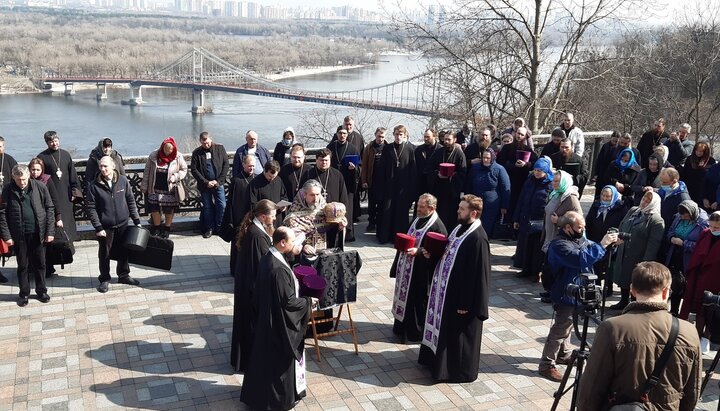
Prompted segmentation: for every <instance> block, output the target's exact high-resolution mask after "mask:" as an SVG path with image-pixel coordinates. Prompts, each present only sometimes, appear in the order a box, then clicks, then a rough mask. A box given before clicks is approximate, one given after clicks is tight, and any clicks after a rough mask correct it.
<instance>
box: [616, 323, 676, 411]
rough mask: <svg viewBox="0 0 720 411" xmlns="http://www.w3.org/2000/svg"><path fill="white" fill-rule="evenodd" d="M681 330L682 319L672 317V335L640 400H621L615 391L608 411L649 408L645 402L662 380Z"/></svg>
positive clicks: (634, 410)
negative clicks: (661, 377)
mask: <svg viewBox="0 0 720 411" xmlns="http://www.w3.org/2000/svg"><path fill="white" fill-rule="evenodd" d="M679 330H680V321H678V319H677V318H675V317H672V326H671V327H670V336H669V337H668V340H667V343H666V344H665V348H664V349H663V351H662V353H661V354H660V358H659V359H658V360H657V362H656V363H655V368H654V369H653V372H652V374H651V375H650V378H649V379H648V380H647V381H646V382H645V385H644V386H643V391H642V395H640V401H629V402H624V401H623V402H621V399H619V398H618V395H617V393H613V395H612V397H610V398H609V399H608V407H607V410H608V411H645V410H646V409H647V408H645V403H647V402H648V401H650V398H649V397H648V394H650V390H652V389H653V388H655V386H656V385H657V384H658V382H659V381H660V376H662V373H663V371H665V366H666V365H667V362H668V360H669V359H670V355H671V354H672V351H673V349H674V348H675V341H676V340H677V336H678V331H679ZM619 400H620V401H619Z"/></svg>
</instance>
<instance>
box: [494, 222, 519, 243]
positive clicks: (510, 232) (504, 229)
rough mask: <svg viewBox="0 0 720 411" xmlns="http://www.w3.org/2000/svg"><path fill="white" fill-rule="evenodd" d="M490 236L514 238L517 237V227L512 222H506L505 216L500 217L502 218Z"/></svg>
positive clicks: (504, 238) (500, 238) (499, 238)
mask: <svg viewBox="0 0 720 411" xmlns="http://www.w3.org/2000/svg"><path fill="white" fill-rule="evenodd" d="M490 237H491V238H492V239H495V240H512V239H513V237H515V229H514V228H513V225H512V223H506V222H505V218H504V217H500V220H498V222H497V223H495V225H494V226H493V230H492V234H491V235H490Z"/></svg>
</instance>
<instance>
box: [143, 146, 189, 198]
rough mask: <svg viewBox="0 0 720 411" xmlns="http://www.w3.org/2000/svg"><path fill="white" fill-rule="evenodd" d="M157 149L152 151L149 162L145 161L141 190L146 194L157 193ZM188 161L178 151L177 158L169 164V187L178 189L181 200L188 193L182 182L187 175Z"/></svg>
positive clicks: (171, 189)
mask: <svg viewBox="0 0 720 411" xmlns="http://www.w3.org/2000/svg"><path fill="white" fill-rule="evenodd" d="M157 168H158V165H157V150H155V151H153V152H152V153H150V155H149V156H148V159H147V162H146V163H145V171H144V172H143V179H142V182H141V183H140V190H141V191H142V192H143V193H145V194H154V193H155V172H156V171H157ZM187 170H188V166H187V162H186V161H185V158H183V155H182V154H180V152H178V153H177V157H175V160H173V161H171V162H170V164H168V173H167V175H168V187H169V188H170V191H173V190H175V189H177V196H178V200H179V201H183V200H184V199H185V196H186V195H187V193H186V192H185V187H184V186H183V185H182V184H181V183H180V182H181V181H182V180H183V179H184V178H185V176H186V175H187Z"/></svg>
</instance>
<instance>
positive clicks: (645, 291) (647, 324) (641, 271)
mask: <svg viewBox="0 0 720 411" xmlns="http://www.w3.org/2000/svg"><path fill="white" fill-rule="evenodd" d="M670 281H671V277H670V271H669V270H668V269H667V268H666V267H665V266H663V265H662V264H660V263H656V262H647V261H645V262H641V263H639V264H638V265H637V266H636V267H635V269H634V270H633V273H632V285H631V286H630V287H631V288H630V290H631V292H632V294H633V295H634V296H635V298H636V299H637V301H635V302H631V303H630V304H628V305H627V307H625V310H623V313H622V315H620V316H617V317H614V318H611V319H609V320H606V321H605V322H603V323H602V324H600V326H599V327H598V329H597V333H596V334H595V342H594V343H593V346H592V351H591V353H590V358H589V360H588V363H587V368H586V369H585V373H584V375H583V377H584V378H583V379H582V380H581V381H580V388H579V391H578V402H577V407H578V409H579V410H587V411H593V410H600V409H604V408H603V406H604V405H605V404H607V401H608V397H609V396H613V395H614V396H615V398H618V399H621V398H625V399H626V400H627V401H639V400H640V395H641V392H640V391H641V390H642V389H643V386H644V385H645V382H646V381H647V379H648V377H649V376H650V375H651V374H652V372H653V369H654V368H655V363H656V361H657V360H658V358H659V357H660V353H661V352H662V350H663V348H664V347H665V342H666V341H667V340H668V337H669V335H670V326H671V322H672V317H671V315H670V313H668V306H667V302H666V301H667V299H668V296H669V295H670ZM701 367H702V355H701V354H700V340H699V338H698V334H697V331H696V330H695V329H694V328H693V326H692V325H691V324H690V323H688V322H687V321H684V320H680V330H679V332H678V336H677V340H676V342H675V348H674V350H673V352H672V355H670V359H669V360H668V363H667V366H666V367H665V371H664V372H663V373H662V376H661V377H660V381H659V382H658V385H657V386H655V388H653V389H652V390H651V391H650V393H649V395H648V401H647V403H646V408H647V409H652V410H668V411H670V410H673V411H676V410H679V411H684V410H687V411H690V410H693V409H694V408H695V403H696V402H697V400H698V398H700V371H701ZM621 401H622V400H621Z"/></svg>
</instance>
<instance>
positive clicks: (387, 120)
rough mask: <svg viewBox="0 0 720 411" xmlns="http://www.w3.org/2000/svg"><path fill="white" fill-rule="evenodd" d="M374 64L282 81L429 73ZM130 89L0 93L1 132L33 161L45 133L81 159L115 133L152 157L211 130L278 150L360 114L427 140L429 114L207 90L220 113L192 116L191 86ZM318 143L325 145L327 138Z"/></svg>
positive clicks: (342, 83)
mask: <svg viewBox="0 0 720 411" xmlns="http://www.w3.org/2000/svg"><path fill="white" fill-rule="evenodd" d="M381 60H382V61H381V62H379V63H378V64H377V65H374V66H367V67H362V68H357V69H351V70H345V71H340V72H332V73H324V74H317V75H312V76H305V77H297V78H291V79H285V80H282V82H283V83H285V84H288V85H292V86H294V87H299V88H303V89H308V90H326V91H330V90H332V91H337V90H351V89H361V88H367V87H372V86H377V85H382V84H387V83H391V82H393V81H397V80H401V79H404V78H408V77H411V76H413V75H415V74H419V73H421V72H423V71H424V70H423V69H424V68H425V66H426V65H427V61H425V60H422V59H418V58H417V57H415V56H395V55H393V56H382V57H381ZM128 94H129V91H128V90H127V89H108V99H107V100H106V101H102V102H97V101H96V98H95V90H94V87H93V89H92V90H84V91H81V90H78V91H77V93H76V95H74V96H69V97H65V96H62V95H58V94H56V95H52V96H50V95H42V94H22V95H0V115H1V117H0V136H3V137H4V138H5V147H6V152H7V153H9V154H11V155H13V156H14V157H15V158H16V159H17V160H18V161H20V162H27V161H28V160H30V159H31V158H32V157H33V156H34V155H36V154H37V153H39V152H40V151H42V150H44V149H45V148H46V145H45V143H44V140H43V134H44V132H45V131H47V130H56V131H57V132H58V134H59V135H60V145H61V147H62V148H64V149H66V150H69V151H70V152H71V153H72V155H73V157H74V158H76V159H84V158H87V156H88V154H89V153H90V151H91V150H92V148H94V147H95V146H96V145H97V142H98V141H99V140H100V139H101V138H103V137H106V136H107V137H110V138H112V139H113V141H114V142H115V144H114V145H115V148H116V149H117V150H118V151H120V152H121V153H122V154H123V155H124V156H132V155H147V154H149V153H150V152H151V151H152V150H154V149H156V148H157V147H158V146H159V145H160V142H161V141H162V140H163V138H165V137H166V136H174V137H175V138H176V140H178V142H179V145H180V149H181V151H189V150H191V149H192V148H194V147H196V146H197V136H198V134H199V133H200V132H201V131H209V132H210V133H211V134H212V135H213V139H214V141H216V142H218V143H222V144H224V145H225V147H226V148H227V149H228V150H234V149H236V148H237V147H239V146H240V145H242V144H244V143H245V132H246V131H247V130H248V129H254V130H256V131H257V132H258V134H259V136H260V144H261V145H263V146H265V147H267V148H268V149H272V148H273V147H275V144H276V143H277V142H278V141H279V140H280V137H281V135H282V131H283V129H285V127H288V126H291V127H293V128H294V129H295V132H296V135H313V134H318V133H319V130H318V129H317V128H316V129H311V128H310V127H309V126H308V125H307V124H309V123H317V121H315V120H316V119H317V118H322V119H326V120H325V121H323V123H326V124H330V125H334V126H335V127H336V126H337V125H339V124H341V122H342V118H343V117H344V116H345V115H347V114H351V115H353V116H354V117H355V118H356V119H357V123H358V125H359V126H360V130H361V132H362V133H363V135H364V136H365V137H366V140H367V139H368V138H370V137H371V136H372V133H373V132H374V130H375V128H376V127H379V126H383V127H388V128H391V127H393V126H395V125H397V124H405V125H407V126H408V128H409V130H410V134H411V136H412V137H413V140H416V141H417V140H419V139H420V138H421V135H422V131H423V129H424V127H426V125H427V121H428V120H427V118H423V117H417V116H409V115H404V114H397V113H388V112H378V111H367V110H358V109H353V108H349V107H340V106H329V105H323V104H314V103H305V102H298V101H292V100H282V99H274V98H269V97H258V96H249V95H243V94H233V93H221V92H206V94H205V96H206V105H210V106H212V108H213V112H212V113H210V114H206V115H204V116H192V115H191V113H190V108H191V105H192V98H191V92H190V90H180V89H164V88H143V100H144V101H145V104H144V105H142V106H139V107H129V106H123V105H121V104H120V101H121V100H126V99H127V98H128ZM308 144H309V145H310V146H315V147H317V146H320V145H323V144H322V143H321V142H320V141H312V142H309V143H308Z"/></svg>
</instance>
